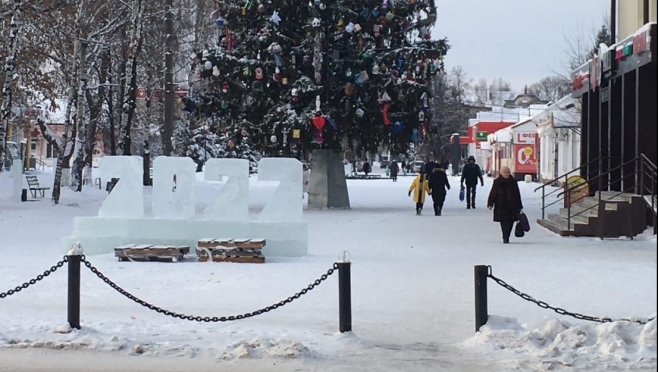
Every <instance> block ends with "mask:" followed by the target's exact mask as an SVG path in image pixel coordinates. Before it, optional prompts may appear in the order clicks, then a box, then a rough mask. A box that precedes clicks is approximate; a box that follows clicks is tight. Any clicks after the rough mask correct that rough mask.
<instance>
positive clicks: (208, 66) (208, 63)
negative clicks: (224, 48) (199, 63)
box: [203, 61, 212, 70]
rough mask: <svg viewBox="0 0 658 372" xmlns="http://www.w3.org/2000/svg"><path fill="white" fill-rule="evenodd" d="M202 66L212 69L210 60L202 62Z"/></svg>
mask: <svg viewBox="0 0 658 372" xmlns="http://www.w3.org/2000/svg"><path fill="white" fill-rule="evenodd" d="M203 67H204V68H205V69H206V70H210V69H212V62H210V61H206V63H204V64H203Z"/></svg>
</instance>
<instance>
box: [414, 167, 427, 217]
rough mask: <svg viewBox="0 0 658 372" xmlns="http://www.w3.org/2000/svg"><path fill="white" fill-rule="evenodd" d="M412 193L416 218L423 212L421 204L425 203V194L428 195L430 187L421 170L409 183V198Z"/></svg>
mask: <svg viewBox="0 0 658 372" xmlns="http://www.w3.org/2000/svg"><path fill="white" fill-rule="evenodd" d="M412 192H413V193H414V197H413V198H414V201H415V202H416V216H420V212H421V211H422V210H423V204H424V203H425V193H427V194H428V195H429V194H430V185H429V182H427V178H426V177H425V172H423V171H422V170H421V171H420V172H419V173H418V176H416V179H414V181H413V182H412V183H411V186H410V187H409V196H411V193H412Z"/></svg>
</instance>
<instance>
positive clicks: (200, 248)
mask: <svg viewBox="0 0 658 372" xmlns="http://www.w3.org/2000/svg"><path fill="white" fill-rule="evenodd" d="M265 244H266V241H265V239H201V240H199V241H198V242H197V248H196V253H197V256H198V257H199V261H201V262H207V261H209V260H210V259H212V261H214V262H240V263H264V262H265V257H263V255H262V249H263V247H265Z"/></svg>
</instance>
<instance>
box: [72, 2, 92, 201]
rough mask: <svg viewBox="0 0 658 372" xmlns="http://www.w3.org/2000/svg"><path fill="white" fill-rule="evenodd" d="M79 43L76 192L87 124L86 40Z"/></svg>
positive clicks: (80, 178) (74, 182) (74, 163)
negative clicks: (85, 104)
mask: <svg viewBox="0 0 658 372" xmlns="http://www.w3.org/2000/svg"><path fill="white" fill-rule="evenodd" d="M81 6H82V5H81ZM79 43H80V56H79V58H80V61H79V62H78V69H79V71H78V78H79V80H80V83H79V90H78V94H77V96H76V99H75V101H76V109H77V113H76V115H75V118H76V120H75V121H76V123H75V127H76V132H77V133H76V137H75V147H74V154H75V159H74V160H73V169H71V190H73V191H77V192H81V191H82V171H83V170H84V167H85V149H86V143H87V125H88V121H87V120H86V118H85V110H84V105H83V103H84V100H83V98H84V97H85V92H86V91H87V67H86V63H85V62H86V57H87V42H85V41H82V40H81V41H79Z"/></svg>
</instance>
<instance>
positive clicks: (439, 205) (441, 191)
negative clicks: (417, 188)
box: [430, 167, 450, 216]
mask: <svg viewBox="0 0 658 372" xmlns="http://www.w3.org/2000/svg"><path fill="white" fill-rule="evenodd" d="M446 189H448V190H450V182H448V176H447V175H446V171H445V170H444V169H443V168H441V167H436V168H434V169H433V170H432V175H431V176H430V193H431V195H432V201H433V202H434V215H435V216H440V215H441V210H442V209H443V202H444V201H445V200H446V192H447V191H446Z"/></svg>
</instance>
